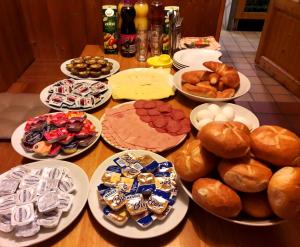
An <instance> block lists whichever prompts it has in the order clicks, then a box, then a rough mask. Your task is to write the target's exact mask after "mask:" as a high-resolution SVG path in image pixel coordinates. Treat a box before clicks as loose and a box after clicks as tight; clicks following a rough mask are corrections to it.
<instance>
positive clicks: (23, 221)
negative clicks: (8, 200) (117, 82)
mask: <svg viewBox="0 0 300 247" xmlns="http://www.w3.org/2000/svg"><path fill="white" fill-rule="evenodd" d="M34 219H35V215H34V208H33V204H32V203H29V204H25V205H20V206H14V207H13V208H12V210H11V224H12V225H13V226H24V225H28V224H29V223H31V222H33V221H34Z"/></svg>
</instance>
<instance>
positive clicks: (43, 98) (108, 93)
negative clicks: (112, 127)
mask: <svg viewBox="0 0 300 247" xmlns="http://www.w3.org/2000/svg"><path fill="white" fill-rule="evenodd" d="M78 82H90V83H95V81H92V80H78ZM55 83H56V82H55ZM55 83H54V84H55ZM52 86H53V84H52V85H49V86H47V87H45V88H44V89H43V90H42V92H41V93H40V99H41V101H42V103H43V104H44V105H45V106H47V107H49V108H51V109H53V110H56V111H69V110H70V111H89V110H93V109H95V108H97V107H99V106H101V105H103V104H104V103H105V102H107V101H108V100H109V99H110V97H111V87H110V86H109V85H107V86H108V89H107V90H106V92H104V93H103V96H104V98H103V99H102V100H101V101H100V102H98V103H97V104H96V105H94V106H92V107H90V108H81V109H80V108H76V109H73V108H68V107H56V106H52V105H50V104H49V103H48V102H47V101H46V100H47V98H48V95H49V93H48V92H49V89H50V87H52Z"/></svg>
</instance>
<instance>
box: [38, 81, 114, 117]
mask: <svg viewBox="0 0 300 247" xmlns="http://www.w3.org/2000/svg"><path fill="white" fill-rule="evenodd" d="M111 93H112V90H111V87H110V86H109V85H107V84H106V83H104V82H100V81H92V80H74V79H63V80H59V81H57V82H55V83H53V84H52V85H50V86H47V87H46V88H44V89H43V90H42V92H41V93H40V99H41V101H42V102H43V104H44V105H46V106H48V107H49V108H51V109H54V110H57V111H63V110H76V111H88V110H92V109H95V108H97V107H99V106H101V105H103V104H104V103H105V102H107V101H108V100H109V99H110V97H111Z"/></svg>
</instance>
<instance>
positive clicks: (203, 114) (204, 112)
mask: <svg viewBox="0 0 300 247" xmlns="http://www.w3.org/2000/svg"><path fill="white" fill-rule="evenodd" d="M214 117H215V116H214V114H212V113H211V112H210V111H209V110H201V111H199V112H197V114H196V120H197V121H198V122H199V121H200V120H202V119H205V118H207V119H211V120H213V119H214Z"/></svg>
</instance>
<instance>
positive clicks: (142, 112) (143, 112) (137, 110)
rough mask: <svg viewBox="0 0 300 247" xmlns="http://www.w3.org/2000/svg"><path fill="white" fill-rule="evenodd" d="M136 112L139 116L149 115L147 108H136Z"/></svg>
mask: <svg viewBox="0 0 300 247" xmlns="http://www.w3.org/2000/svg"><path fill="white" fill-rule="evenodd" d="M135 112H136V114H137V115H139V116H147V115H148V112H147V110H146V109H141V108H137V109H136V110H135Z"/></svg>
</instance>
